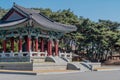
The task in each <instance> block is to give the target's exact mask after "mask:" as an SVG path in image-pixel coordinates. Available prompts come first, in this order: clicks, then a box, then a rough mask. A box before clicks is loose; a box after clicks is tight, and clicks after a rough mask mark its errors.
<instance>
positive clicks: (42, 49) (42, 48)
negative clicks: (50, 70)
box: [40, 38, 44, 52]
mask: <svg viewBox="0 0 120 80" xmlns="http://www.w3.org/2000/svg"><path fill="white" fill-rule="evenodd" d="M40 47H41V52H44V39H43V38H41V43H40Z"/></svg>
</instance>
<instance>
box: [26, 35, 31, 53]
mask: <svg viewBox="0 0 120 80" xmlns="http://www.w3.org/2000/svg"><path fill="white" fill-rule="evenodd" d="M26 47H27V51H28V52H30V50H31V37H30V36H27V46H26Z"/></svg>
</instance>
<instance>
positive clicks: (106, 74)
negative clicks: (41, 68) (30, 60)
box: [0, 71, 120, 80]
mask: <svg viewBox="0 0 120 80" xmlns="http://www.w3.org/2000/svg"><path fill="white" fill-rule="evenodd" d="M0 80H120V71H100V72H96V71H95V72H75V73H61V74H58V73H57V74H43V75H37V76H35V75H20V74H19V75H18V74H0Z"/></svg>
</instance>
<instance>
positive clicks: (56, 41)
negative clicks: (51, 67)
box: [55, 40, 58, 56]
mask: <svg viewBox="0 0 120 80" xmlns="http://www.w3.org/2000/svg"><path fill="white" fill-rule="evenodd" d="M55 56H58V40H55Z"/></svg>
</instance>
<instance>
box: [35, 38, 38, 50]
mask: <svg viewBox="0 0 120 80" xmlns="http://www.w3.org/2000/svg"><path fill="white" fill-rule="evenodd" d="M35 52H38V37H36V39H35Z"/></svg>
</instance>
